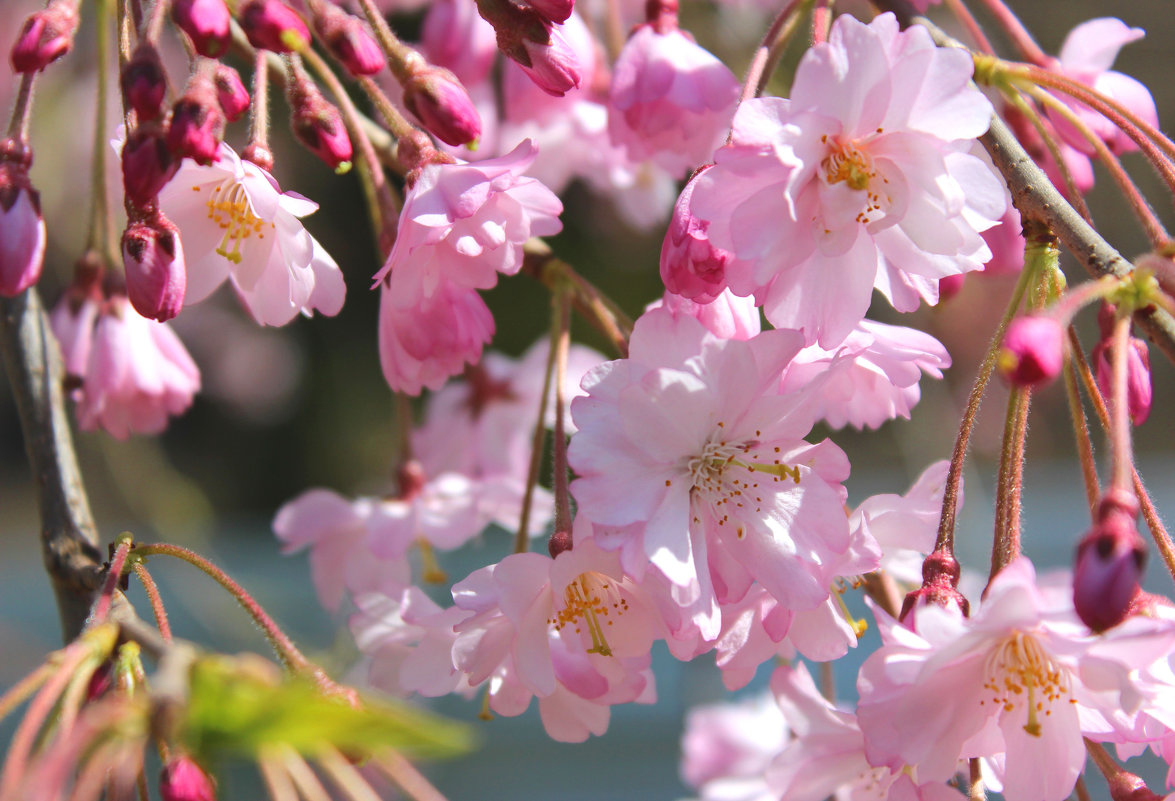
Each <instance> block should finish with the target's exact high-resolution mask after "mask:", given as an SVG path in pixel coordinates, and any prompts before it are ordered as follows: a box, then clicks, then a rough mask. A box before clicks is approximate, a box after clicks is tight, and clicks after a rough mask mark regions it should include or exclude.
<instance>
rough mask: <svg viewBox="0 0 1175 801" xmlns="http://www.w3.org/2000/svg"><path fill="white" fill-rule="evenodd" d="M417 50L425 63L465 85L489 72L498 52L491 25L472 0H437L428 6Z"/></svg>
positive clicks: (471, 84)
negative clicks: (419, 50) (424, 59)
mask: <svg viewBox="0 0 1175 801" xmlns="http://www.w3.org/2000/svg"><path fill="white" fill-rule="evenodd" d="M421 39H422V41H421V50H422V52H423V54H424V57H425V58H427V59H428V61H429V63H431V64H436V65H437V66H438V67H444V68H446V69H448V70H451V71H452V72H453V74H454V75H456V76H457V78H458V79H460V80H461V82H462V83H464V84H465V85H466V86H468V87H471V88H472V86H473V85H474V84H478V83H481V82H482V81H483V80H485V78H486V76H487V75H489V72H490V69H491V68H492V67H493V65H494V57H495V56H496V55H497V53H498V45H497V42H496V41H495V38H494V28H493V26H492V25H490V24H489V23H488V22H486V21H485V20H483V19H482V18H481V16H480V15H479V14H478V13H477V4H476V3H474V2H473V0H439V2H435V3H432V4H431V5H430V6H429V9H428V13H427V14H426V15H425V17H424V24H423V26H422V28H421Z"/></svg>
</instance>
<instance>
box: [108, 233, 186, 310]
mask: <svg viewBox="0 0 1175 801" xmlns="http://www.w3.org/2000/svg"><path fill="white" fill-rule="evenodd" d="M122 261H123V266H124V267H125V268H126V291H127V298H128V299H129V300H130V302H131V305H132V306H134V307H135V311H137V312H138V313H139V314H141V315H143V316H144V317H147V318H149V319H152V320H158V321H159V322H161V323H162V322H165V321H167V320H170V319H171V318H173V317H175V316H176V315H177V314H179V312H180V309H182V308H183V307H184V292H185V291H186V289H187V270H186V268H185V266H184V252H183V249H182V247H181V246H180V238H179V231H178V230H176V227H175V226H174V225H172V223H171V222H170V221H169V220H168V219H167V218H166V217H164V216H163V215H162V214H156V215H154V216H153V217H151V218H149V219H146V220H138V221H134V222H132V223H130V224H129V225H128V226H127V229H126V231H124V232H123V235H122Z"/></svg>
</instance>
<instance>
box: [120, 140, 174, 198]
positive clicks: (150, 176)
mask: <svg viewBox="0 0 1175 801" xmlns="http://www.w3.org/2000/svg"><path fill="white" fill-rule="evenodd" d="M179 166H180V162H179V159H176V158H174V157H173V156H172V155H171V151H170V150H168V147H167V141H166V139H165V133H164V130H163V128H162V127H161V126H160V125H158V124H157V123H147V124H146V125H140V126H138V127H137V128H135V130H133V131H131V132H130V134H129V135H128V136H127V139H126V143H125V144H124V145H123V146H122V186H123V189H124V190H125V192H126V195H127V198H129V199H130V200H131V202H132V203H134V204H135V205H137V206H148V205H151V204H152V203H154V202H155V198H156V196H157V195H158V194H159V190H160V189H162V188H163V187H164V186H165V185H166V184H167V182H168V181H170V180H171V178H172V176H173V175H175V173H176V170H178V169H179Z"/></svg>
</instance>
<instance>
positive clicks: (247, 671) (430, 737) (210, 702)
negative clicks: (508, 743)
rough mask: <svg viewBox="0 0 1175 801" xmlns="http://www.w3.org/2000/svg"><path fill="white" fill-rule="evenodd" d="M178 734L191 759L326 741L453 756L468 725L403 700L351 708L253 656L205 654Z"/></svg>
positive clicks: (462, 748) (469, 743)
mask: <svg viewBox="0 0 1175 801" xmlns="http://www.w3.org/2000/svg"><path fill="white" fill-rule="evenodd" d="M190 687H191V695H190V699H189V703H188V706H187V709H186V712H185V716H184V719H183V721H182V722H181V724H180V729H179V736H180V738H181V740H182V741H183V742H184V744H185V745H186V746H187V747H188V748H189V749H190V751H191V752H192V754H193V755H194V756H196V758H197V759H201V758H204V759H212V758H216V757H219V756H222V755H239V756H248V757H255V756H256V755H257V754H258V752H259V751H260V750H261V749H263V748H265V747H266V746H273V745H279V744H280V745H287V746H289V747H291V748H293V749H294V750H296V751H298V752H300V753H302V754H304V755H307V756H313V755H314V754H315V753H316V752H318V751H319V750H320V749H321V748H323V747H324V746H327V745H330V746H334V747H335V748H337V749H339V750H340V751H342V752H343V753H346V754H348V755H349V756H351V757H353V758H364V757H366V756H368V755H370V754H372V753H374V752H376V751H378V750H380V749H383V748H394V749H396V750H398V751H401V752H403V753H404V754H405V755H407V756H412V757H424V758H440V757H451V756H456V755H458V754H460V753H463V752H466V751H468V750H470V749H471V748H472V747H473V744H474V743H473V736H472V732H471V731H470V730H469V728H468V727H467V726H464V725H462V724H459V723H455V722H453V721H450V720H446V719H444V718H441V717H438V716H436V715H434V714H432V713H430V712H426V711H424V710H421V709H417V708H414V707H411V706H408V705H406V704H399V703H392V702H388V701H383V700H374V699H371V698H366V697H364V698H362V703H361V704H360V706H359V707H358V708H356V707H354V706H352V705H351V704H349V703H348V702H347V701H346V700H345V699H343V698H340V697H332V696H328V695H324V694H323V693H322V691H321V690H320V689H319V687H318V686H316V685H315V683H314V682H313V681H312V680H311V679H309V678H306V677H301V676H282V675H281V674H279V673H278V671H277V670H276V669H275V667H274V666H273V665H272V664H271V663H269V662H265V661H263V660H260V659H257V658H247V657H239V658H227V657H209V658H205V659H201V660H199V661H197V662H196V663H195V664H194V665H193V666H192V671H191V684H190Z"/></svg>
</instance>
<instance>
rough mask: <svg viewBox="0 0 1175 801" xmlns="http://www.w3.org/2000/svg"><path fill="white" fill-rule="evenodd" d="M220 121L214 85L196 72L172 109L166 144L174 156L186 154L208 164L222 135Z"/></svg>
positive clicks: (213, 157)
mask: <svg viewBox="0 0 1175 801" xmlns="http://www.w3.org/2000/svg"><path fill="white" fill-rule="evenodd" d="M224 125H225V117H224V112H223V111H222V110H221V108H220V102H219V100H218V99H217V95H216V88H215V87H214V86H213V84H212V81H210V80H209V79H208V78H205V77H200V76H196V77H195V78H193V79H192V81H191V83H190V84H189V85H188V89H187V91H186V92H184V95H183V97H181V98H180V99H179V100H177V101H176V104H175V106H174V108H173V110H172V113H171V125H170V126H169V127H168V129H167V146H168V147H169V148H171V152H172V153H173V154H174V155H175V157H176V158H177V159H182V158H184V157H185V156H187V157H188V158H190V159H192V160H193V161H195V162H197V163H199V164H204V165H208V164H211V163H212V162H213V161H214V160H215V159H216V154H217V152H218V151H219V149H220V142H221V140H222V139H224Z"/></svg>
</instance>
